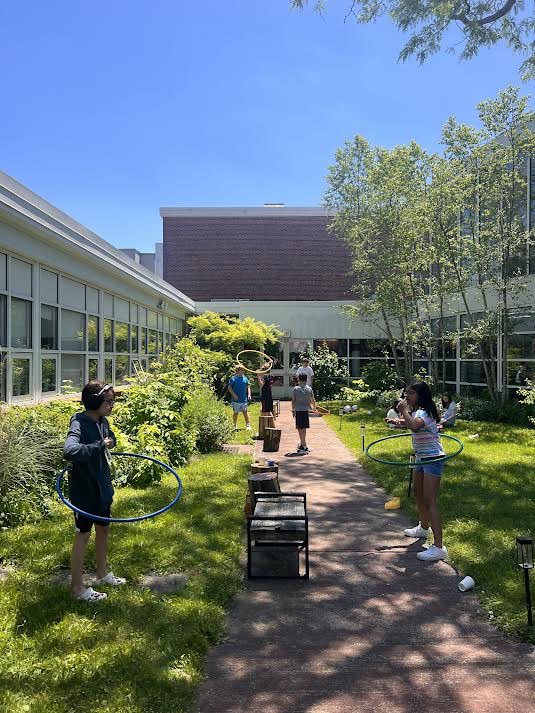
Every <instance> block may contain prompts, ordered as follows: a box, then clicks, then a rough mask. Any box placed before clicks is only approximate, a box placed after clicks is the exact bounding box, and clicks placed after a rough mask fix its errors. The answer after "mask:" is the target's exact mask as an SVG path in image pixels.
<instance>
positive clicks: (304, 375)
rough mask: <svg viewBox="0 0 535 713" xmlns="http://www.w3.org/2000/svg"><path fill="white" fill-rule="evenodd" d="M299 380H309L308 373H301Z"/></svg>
mask: <svg viewBox="0 0 535 713" xmlns="http://www.w3.org/2000/svg"><path fill="white" fill-rule="evenodd" d="M299 381H307V375H306V374H299Z"/></svg>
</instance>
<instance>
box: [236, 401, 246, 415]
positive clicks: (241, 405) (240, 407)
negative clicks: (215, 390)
mask: <svg viewBox="0 0 535 713" xmlns="http://www.w3.org/2000/svg"><path fill="white" fill-rule="evenodd" d="M247 406H248V403H247V401H232V410H233V411H234V413H241V412H242V411H247Z"/></svg>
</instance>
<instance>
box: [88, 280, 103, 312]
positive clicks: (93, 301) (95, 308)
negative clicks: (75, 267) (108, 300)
mask: <svg viewBox="0 0 535 713" xmlns="http://www.w3.org/2000/svg"><path fill="white" fill-rule="evenodd" d="M86 300H87V309H88V310H89V311H90V312H99V311H100V308H99V299H98V290H97V289H95V288H94V287H89V286H88V287H87V288H86Z"/></svg>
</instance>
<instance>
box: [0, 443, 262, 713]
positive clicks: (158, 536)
mask: <svg viewBox="0 0 535 713" xmlns="http://www.w3.org/2000/svg"><path fill="white" fill-rule="evenodd" d="M249 460H250V459H249V458H248V457H243V456H241V457H240V456H234V455H229V454H216V455H208V456H202V457H200V458H197V459H195V460H193V461H192V463H191V464H190V465H188V466H187V467H186V468H184V469H183V470H182V471H181V474H182V478H183V482H184V495H183V497H182V499H181V500H180V502H179V503H178V504H177V505H176V506H175V507H174V508H173V509H171V510H170V511H169V512H167V513H166V514H165V515H162V516H160V517H158V518H155V519H152V520H149V521H145V522H142V523H137V524H126V525H114V526H113V532H112V537H111V547H110V562H111V565H112V567H113V571H114V572H115V573H116V574H119V575H122V576H125V577H127V579H128V585H127V586H125V587H121V588H117V589H113V588H110V587H107V588H106V590H107V591H108V599H107V600H106V602H103V603H101V604H98V605H88V604H83V603H78V602H74V601H73V600H72V599H71V598H70V595H69V592H68V589H67V588H66V587H65V586H60V585H53V584H51V583H50V577H51V575H53V574H54V573H57V572H58V571H59V570H61V568H65V567H67V566H68V562H69V556H70V546H71V540H72V533H73V524H72V514H71V513H70V511H68V510H67V508H65V507H63V506H61V505H60V504H56V505H54V508H53V513H52V516H51V517H50V519H48V520H44V521H42V522H39V523H37V524H35V525H25V526H21V527H18V528H14V529H13V530H8V531H4V532H3V533H2V534H1V537H0V555H1V556H2V557H3V558H8V559H9V560H11V561H12V562H13V563H14V564H15V565H16V570H15V572H14V573H13V574H12V575H10V577H9V578H8V579H7V581H6V582H4V583H3V584H0V710H2V711H9V713H19V712H22V711H30V712H31V713H45V712H46V713H85V712H86V711H88V710H91V711H93V713H126V712H127V711H128V713H168V712H169V711H174V712H175V711H185V710H187V709H188V706H189V705H190V704H191V701H192V699H193V696H194V694H195V690H196V687H197V685H198V683H199V681H200V680H201V678H202V670H203V662H204V656H205V654H206V651H207V649H208V647H209V646H210V645H212V644H214V643H215V642H216V641H217V640H218V638H219V636H220V635H221V632H222V627H223V622H224V617H225V607H226V606H227V605H228V604H229V602H230V600H231V598H232V597H233V595H234V594H235V593H236V591H237V590H238V589H239V588H240V587H241V582H242V569H241V567H240V564H239V557H240V555H241V553H242V550H243V545H242V527H243V503H244V500H245V491H246V474H247V473H248V465H249ZM174 492H175V481H174V479H173V478H172V477H171V476H170V477H166V479H165V480H164V482H163V483H162V485H161V486H155V487H152V488H149V489H146V490H134V489H122V490H119V491H118V492H117V494H116V507H115V509H114V514H116V515H118V516H126V515H127V513H136V514H137V513H141V512H149V511H151V510H154V509H156V508H158V507H161V506H162V505H163V504H165V503H166V502H169V500H170V499H171V497H172V495H173V493H174ZM93 553H94V550H93V547H92V546H90V554H89V561H88V566H89V567H90V568H93V567H94V560H93ZM149 572H157V573H166V572H184V573H186V574H187V575H188V577H189V581H188V584H187V585H186V587H185V588H184V589H183V590H182V591H180V592H179V593H177V594H174V595H165V596H158V595H155V594H153V593H152V592H150V591H149V590H146V589H144V588H142V587H140V586H138V584H137V582H138V580H139V578H140V576H141V575H143V574H145V573H149Z"/></svg>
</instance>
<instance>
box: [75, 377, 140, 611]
mask: <svg viewBox="0 0 535 713" xmlns="http://www.w3.org/2000/svg"><path fill="white" fill-rule="evenodd" d="M82 403H83V405H84V406H85V411H84V412H82V413H77V414H75V415H74V416H73V417H72V418H71V422H70V426H69V433H68V434H67V438H66V440H65V445H64V448H63V453H64V456H65V458H66V460H68V461H71V462H72V464H73V465H72V470H71V472H70V475H69V499H70V501H71V502H72V504H73V505H75V506H77V507H78V508H80V509H81V510H85V511H86V512H88V513H93V514H94V515H96V516H100V517H110V509H111V504H112V501H113V485H112V479H111V472H110V464H109V463H110V455H109V453H108V449H109V448H114V447H115V445H116V439H115V435H114V434H113V431H112V430H111V428H110V425H109V423H108V418H107V417H108V416H109V415H110V414H111V411H112V409H113V405H114V403H115V391H114V390H113V386H112V385H111V384H104V383H103V382H102V381H90V382H89V383H87V384H86V385H85V386H84V388H83V390H82ZM93 525H94V526H95V549H96V564H97V569H96V575H97V579H96V582H95V584H111V585H112V586H119V585H121V584H124V583H125V582H126V580H125V579H123V578H122V577H116V576H115V575H114V574H113V572H109V571H108V562H107V559H108V535H109V523H105V522H101V521H97V520H93V519H91V518H89V517H85V516H84V515H81V514H80V513H77V512H75V513H74V528H75V532H76V534H75V536H74V543H73V546H72V554H71V592H72V596H73V597H74V598H75V599H78V600H80V601H84V602H99V601H102V600H103V599H106V597H107V594H106V593H105V592H96V591H95V590H94V589H93V588H92V587H86V586H85V585H84V582H83V572H84V559H85V553H86V550H87V544H88V542H89V538H90V537H91V529H92V527H93Z"/></svg>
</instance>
